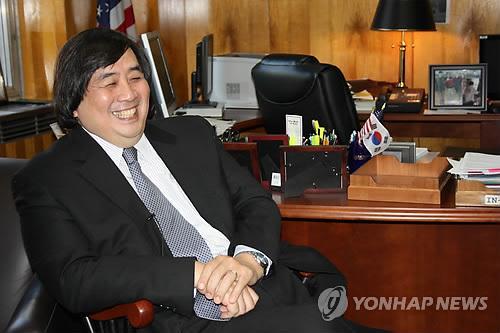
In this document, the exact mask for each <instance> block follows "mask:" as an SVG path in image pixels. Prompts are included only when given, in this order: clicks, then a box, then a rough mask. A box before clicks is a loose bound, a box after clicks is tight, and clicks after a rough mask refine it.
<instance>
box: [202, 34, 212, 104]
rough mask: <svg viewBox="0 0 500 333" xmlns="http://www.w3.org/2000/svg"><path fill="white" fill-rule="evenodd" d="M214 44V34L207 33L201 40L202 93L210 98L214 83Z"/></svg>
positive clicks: (204, 96)
mask: <svg viewBox="0 0 500 333" xmlns="http://www.w3.org/2000/svg"><path fill="white" fill-rule="evenodd" d="M213 44H214V38H213V35H212V34H210V35H206V36H204V37H203V39H202V40H201V68H200V70H201V73H200V75H201V85H202V93H203V99H204V100H208V99H209V98H210V94H211V93H212V85H213V63H214V61H213V58H214V53H213Z"/></svg>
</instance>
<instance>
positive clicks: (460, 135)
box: [358, 113, 500, 152]
mask: <svg viewBox="0 0 500 333" xmlns="http://www.w3.org/2000/svg"><path fill="white" fill-rule="evenodd" d="M368 116H369V114H366V113H360V114H359V115H358V117H359V120H360V124H364V122H365V120H366V119H367V118H368ZM384 126H385V127H387V129H388V130H389V132H390V133H391V136H392V137H405V138H422V137H427V138H443V139H445V140H446V139H453V138H454V139H464V140H467V141H473V140H476V141H478V143H479V144H478V147H471V148H479V149H488V150H491V149H493V150H496V151H498V152H500V140H498V133H500V114H467V115H442V116H440V115H424V114H421V113H386V114H385V115H384ZM451 142H452V141H451ZM440 150H441V151H444V149H440Z"/></svg>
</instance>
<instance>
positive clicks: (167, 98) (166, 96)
mask: <svg viewBox="0 0 500 333" xmlns="http://www.w3.org/2000/svg"><path fill="white" fill-rule="evenodd" d="M141 41H142V45H143V46H144V49H145V51H146V52H145V53H146V56H147V57H148V60H149V63H150V64H151V81H152V83H153V87H151V103H154V104H155V107H156V110H161V112H157V113H156V115H155V117H169V116H171V115H173V114H174V112H175V109H176V107H177V105H176V101H175V92H174V88H173V85H172V80H171V79H170V74H169V71H168V65H167V58H166V57H165V55H164V53H163V45H162V42H161V38H160V34H159V33H158V32H156V31H153V32H146V33H143V34H141Z"/></svg>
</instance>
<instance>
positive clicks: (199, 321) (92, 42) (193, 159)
mask: <svg viewBox="0 0 500 333" xmlns="http://www.w3.org/2000/svg"><path fill="white" fill-rule="evenodd" d="M150 76H151V71H150V68H149V64H148V62H147V60H146V58H145V56H144V54H143V51H142V49H140V48H139V47H138V46H137V45H136V44H135V43H134V42H132V41H131V40H129V39H128V38H126V37H125V36H124V35H122V34H120V33H118V32H114V31H111V30H107V29H90V30H87V31H83V32H81V33H79V34H77V35H76V36H74V37H73V38H71V39H70V40H69V41H68V42H67V43H66V44H65V46H64V47H63V48H62V49H61V52H60V54H59V58H58V62H57V67H56V77H55V81H54V105H55V110H56V113H57V116H58V119H59V122H60V124H61V125H62V126H63V127H64V128H66V129H68V134H67V135H65V136H64V137H63V138H62V139H61V140H59V141H57V142H56V143H55V144H54V145H53V146H52V147H51V149H50V150H48V151H46V152H44V153H42V154H40V155H38V156H36V157H35V158H34V159H33V160H31V161H30V163H29V164H28V166H27V167H26V168H24V169H23V170H22V171H21V172H20V173H19V174H18V175H17V176H16V177H15V179H14V181H13V189H14V196H15V199H16V205H17V209H18V212H19V215H20V217H21V223H22V232H23V237H24V241H25V247H26V251H27V253H28V257H29V260H30V263H31V266H32V268H33V270H34V271H35V272H36V273H37V274H38V275H39V277H40V279H41V281H42V282H43V284H44V286H45V287H46V288H47V290H48V291H49V293H50V294H51V295H52V296H53V297H55V298H56V299H57V301H58V302H59V303H60V304H61V305H62V306H64V307H65V308H67V309H68V310H70V311H72V312H75V313H93V312H96V311H99V310H102V309H104V308H108V307H111V306H114V305H116V304H119V303H128V302H132V301H135V300H138V299H148V300H150V301H151V302H152V303H153V304H154V305H155V306H156V308H157V312H156V313H155V319H154V321H153V324H152V325H151V327H149V328H148V330H151V331H153V332H167V331H168V332H181V331H182V332H256V331H258V332H276V331H283V332H305V331H312V332H353V327H354V326H353V325H351V324H350V323H347V322H346V321H344V320H343V319H341V318H339V319H336V320H333V321H332V322H326V321H323V320H322V319H321V313H320V311H319V310H318V308H317V305H316V300H314V299H313V298H312V297H311V296H310V294H309V292H308V290H307V289H306V288H305V287H304V286H303V285H302V283H301V282H300V280H299V279H298V278H297V277H296V276H295V275H294V274H293V273H292V271H291V270H289V269H288V268H286V267H284V266H283V265H281V263H279V262H278V254H279V249H278V248H279V233H280V215H279V211H278V209H277V207H276V205H275V203H274V201H273V200H272V199H271V197H270V195H269V193H267V192H265V191H264V190H263V189H262V188H261V186H260V185H259V184H258V183H257V182H256V181H255V180H254V179H253V177H252V176H251V175H250V174H249V173H248V172H247V171H246V170H245V169H243V168H241V167H240V166H239V165H238V164H237V163H236V162H235V161H234V160H233V159H232V158H231V157H230V156H229V155H228V154H227V153H226V152H225V151H224V150H223V148H222V144H221V142H220V140H219V139H218V138H217V137H216V136H215V131H214V130H213V128H212V127H211V126H210V125H209V124H208V123H207V122H206V121H205V120H203V119H202V118H200V117H176V118H167V119H161V120H155V121H151V120H148V119H149V118H151V117H150V116H151V114H152V112H154V110H151V108H150V104H149V95H150V94H149V93H150V88H149V82H150ZM322 271H323V270H322Z"/></svg>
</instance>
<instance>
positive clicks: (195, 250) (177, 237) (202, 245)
mask: <svg viewBox="0 0 500 333" xmlns="http://www.w3.org/2000/svg"><path fill="white" fill-rule="evenodd" d="M123 158H124V159H125V162H127V165H128V168H129V170H130V173H131V174H132V179H133V180H134V183H135V186H136V188H137V192H138V193H139V197H140V198H141V200H142V202H144V205H145V206H146V208H147V209H148V210H149V211H150V212H151V213H153V214H154V216H155V221H156V224H157V225H158V228H159V229H160V231H161V233H162V235H163V238H165V242H166V243H167V245H168V247H169V249H170V251H171V252H172V254H173V255H174V257H196V259H198V261H201V262H203V263H206V262H208V261H210V260H212V254H211V252H210V248H209V247H208V245H207V243H206V242H205V240H204V239H203V237H201V235H200V233H199V232H198V231H197V230H196V228H195V227H193V226H192V225H191V223H189V222H188V221H186V219H185V218H184V217H183V216H182V215H181V214H180V213H179V211H178V210H177V209H176V208H175V207H174V206H173V205H172V203H171V202H170V201H168V200H167V198H166V197H165V196H164V195H163V194H162V193H161V191H160V190H159V189H158V187H156V185H155V184H153V182H152V181H151V180H150V179H149V178H148V177H146V175H144V174H143V173H142V170H141V166H140V165H139V162H138V161H137V149H135V148H134V147H130V148H125V149H123ZM194 312H195V313H196V315H197V316H198V317H201V318H205V319H211V320H222V319H221V318H220V314H221V313H220V309H219V305H217V304H215V303H214V302H212V301H211V300H209V299H207V298H206V297H205V296H204V295H203V294H200V293H199V292H198V291H197V292H196V297H195V302H194Z"/></svg>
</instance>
